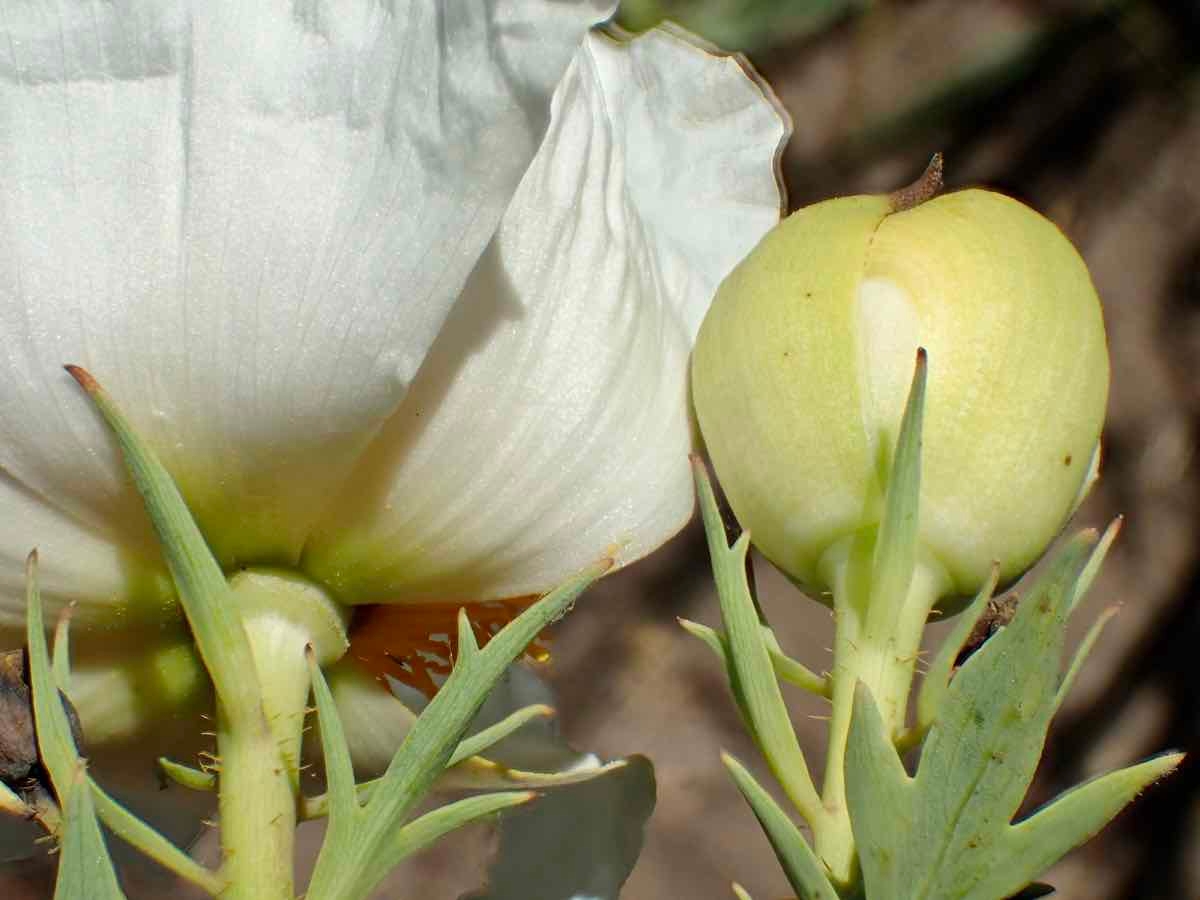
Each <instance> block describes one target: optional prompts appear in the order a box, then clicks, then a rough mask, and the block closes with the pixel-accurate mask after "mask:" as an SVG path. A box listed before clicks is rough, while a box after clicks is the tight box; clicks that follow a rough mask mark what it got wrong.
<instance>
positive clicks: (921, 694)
mask: <svg viewBox="0 0 1200 900" xmlns="http://www.w3.org/2000/svg"><path fill="white" fill-rule="evenodd" d="M999 580H1000V567H999V566H998V565H993V566H992V574H991V575H990V576H989V577H988V580H987V581H986V582H984V585H983V587H981V588H980V589H979V593H978V594H976V595H975V599H974V600H973V601H972V602H971V605H970V606H969V607H967V609H966V610H964V611H963V612H962V613H961V614H960V615H959V617H958V621H957V622H955V624H954V629H953V630H952V631H951V632H950V633H949V634H948V635H946V639H945V640H944V641H942V645H941V646H940V647H939V648H938V652H937V655H936V656H935V657H934V658H933V662H931V663H930V664H929V671H928V672H926V673H925V680H924V681H922V682H921V690H920V691H918V692H917V732H918V733H919V734H922V735H923V734H924V733H925V732H926V731H928V730H929V727H930V726H931V725H932V724H933V722H934V720H935V719H936V718H937V713H938V710H939V709H940V708H941V705H942V701H943V699H945V696H946V691H947V689H948V688H949V687H950V675H951V673H952V672H953V671H954V661H955V660H956V659H958V654H959V651H960V650H962V646H963V644H965V643H966V641H967V638H968V637H969V636H970V634H971V632H972V631H973V630H974V629H975V623H976V622H978V621H979V617H980V616H982V615H983V613H984V610H986V609H987V608H988V604H989V603H991V601H992V593H993V592H994V591H995V590H996V582H998V581H999Z"/></svg>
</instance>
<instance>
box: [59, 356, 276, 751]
mask: <svg viewBox="0 0 1200 900" xmlns="http://www.w3.org/2000/svg"><path fill="white" fill-rule="evenodd" d="M66 370H67V371H68V372H69V373H70V375H71V377H72V378H74V379H75V380H76V382H78V383H79V386H80V387H81V388H83V389H84V391H85V392H86V393H87V395H88V397H90V398H91V400H92V403H93V404H95V406H96V409H97V410H98V411H99V412H100V415H101V416H102V417H103V418H104V421H105V423H106V424H107V425H108V427H109V429H110V430H111V431H112V433H113V435H114V436H115V437H116V439H117V443H118V444H119V445H120V447H121V455H122V457H123V458H124V460H125V466H126V468H127V469H128V470H129V474H130V475H131V476H133V482H134V484H135V485H136V487H137V489H138V493H139V494H140V495H141V498H142V502H143V503H144V504H145V506H146V512H147V514H148V515H149V516H150V521H151V522H152V523H153V524H154V531H155V533H156V534H157V535H158V540H159V545H160V547H161V549H162V552H163V558H164V559H165V560H166V562H167V567H168V568H169V569H170V572H171V580H172V581H173V582H174V584H175V590H176V592H177V594H178V596H179V603H180V605H181V606H182V607H183V611H184V614H185V615H186V616H187V621H188V625H189V626H190V627H191V629H192V634H193V636H194V637H195V641H196V646H197V648H198V649H199V651H200V656H201V657H202V658H203V660H204V666H205V668H206V669H207V670H208V673H209V676H210V677H211V678H212V682H213V686H214V687H215V689H216V692H217V696H218V697H219V698H220V701H221V706H222V709H223V710H224V713H225V715H226V716H227V717H228V718H229V719H230V720H231V721H233V720H236V721H239V722H242V723H244V727H245V729H246V730H247V731H248V730H249V729H250V728H261V729H262V730H263V731H264V732H265V730H266V727H267V723H266V719H265V718H264V716H263V712H262V700H261V697H262V692H261V691H260V690H258V689H257V688H253V689H251V688H249V687H248V686H247V685H250V684H256V683H257V680H258V674H257V673H258V670H257V669H256V668H255V665H254V657H253V656H252V654H251V652H250V640H249V638H248V637H247V636H246V632H245V630H244V628H243V627H242V620H241V617H240V615H239V614H238V611H237V608H236V606H235V605H234V604H233V603H232V602H231V601H230V599H229V585H228V583H227V582H226V580H225V573H224V572H223V571H222V570H221V566H220V564H219V563H218V562H217V560H216V558H215V557H214V556H213V554H212V551H211V550H209V548H208V544H207V543H206V542H205V540H204V536H203V535H202V534H201V533H200V528H199V527H198V526H197V525H196V521H195V519H193V518H192V514H191V512H190V511H189V510H188V508H187V504H186V503H185V502H184V500H183V496H182V495H181V494H180V493H179V488H178V487H177V486H176V485H175V482H174V480H173V479H172V478H171V475H170V473H169V472H167V470H166V468H165V467H164V466H163V464H162V463H161V462H159V460H158V457H157V456H156V455H155V454H154V451H153V450H151V449H150V448H149V447H148V446H147V445H146V444H144V443H143V442H142V441H141V439H140V438H139V437H138V436H137V434H136V433H135V432H134V431H133V428H132V427H131V426H130V424H129V422H128V421H127V420H126V419H125V416H124V415H123V414H122V413H121V411H120V410H119V409H118V408H117V406H116V404H115V403H113V401H112V398H111V397H109V396H108V394H107V393H106V392H105V391H104V389H103V388H101V387H100V385H99V384H98V383H97V382H96V380H95V379H94V378H93V377H92V376H91V375H90V374H89V373H88V372H86V371H85V370H83V369H81V368H79V367H78V366H66Z"/></svg>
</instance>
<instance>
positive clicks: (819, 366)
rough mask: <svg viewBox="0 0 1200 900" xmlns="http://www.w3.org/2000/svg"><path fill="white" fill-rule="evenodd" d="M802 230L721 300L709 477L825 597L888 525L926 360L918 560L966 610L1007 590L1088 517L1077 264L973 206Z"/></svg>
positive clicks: (866, 214) (1089, 356)
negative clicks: (834, 570)
mask: <svg viewBox="0 0 1200 900" xmlns="http://www.w3.org/2000/svg"><path fill="white" fill-rule="evenodd" d="M893 210H894V207H893V200H892V199H891V198H889V197H886V196H864V197H847V198H841V199H836V200H830V201H827V202H825V203H819V204H816V205H814V206H810V207H807V208H805V209H802V210H800V211H799V212H797V213H795V214H794V215H792V216H791V217H790V218H789V219H787V220H786V221H785V222H783V223H782V224H781V225H780V226H778V227H777V228H776V229H775V230H774V231H773V232H771V233H770V234H769V235H767V237H766V238H765V239H764V240H763V241H762V242H761V243H760V244H759V246H758V247H757V248H756V249H755V250H754V252H753V253H751V255H750V256H749V257H748V258H747V259H746V260H744V261H743V262H742V264H741V265H740V266H738V268H737V269H735V270H734V271H733V272H732V273H731V274H730V276H729V277H728V278H727V279H726V280H725V282H724V283H723V284H722V286H721V288H720V290H719V291H718V294H717V297H716V299H715V300H714V302H713V305H712V307H711V309H710V311H709V314H708V316H707V318H706V319H705V321H704V324H703V326H702V328H701V331H700V334H699V338H698V341H697V345H696V350H695V355H694V360H693V372H692V376H693V377H692V383H693V396H694V400H695V406H696V412H697V416H698V418H699V421H700V425H701V429H702V431H703V434H704V439H705V442H706V445H707V447H708V450H709V453H710V455H711V457H712V461H713V465H714V468H715V469H716V472H717V475H718V477H719V478H720V480H721V484H722V486H723V488H724V489H725V491H726V494H727V496H728V497H729V500H730V503H731V505H732V506H733V509H734V512H735V513H736V514H737V516H738V519H739V521H740V522H741V523H742V525H743V526H744V527H746V528H747V529H748V530H750V531H751V532H752V534H753V535H754V541H755V544H756V546H758V547H759V548H760V549H761V550H762V552H763V553H764V554H765V555H766V556H767V557H768V558H770V559H771V560H772V561H773V562H774V563H775V564H776V565H778V566H780V567H781V568H782V569H783V570H784V571H786V572H787V573H788V574H789V575H790V576H791V577H792V578H794V579H796V580H797V581H799V582H800V583H802V584H805V585H807V586H809V587H813V588H829V587H830V585H829V584H828V583H827V582H826V581H825V579H824V578H823V577H822V574H821V571H820V567H819V563H820V560H821V558H822V556H823V555H824V554H825V553H826V552H827V551H828V550H829V548H830V547H831V546H832V545H834V544H835V543H837V542H838V541H839V540H842V539H844V538H846V537H847V536H850V535H853V534H855V533H857V532H859V531H860V530H862V529H863V528H870V527H873V526H875V525H877V524H878V522H879V521H880V519H881V517H882V514H883V513H882V503H883V496H884V493H885V487H886V479H887V474H888V472H889V471H890V467H891V458H890V457H891V453H892V447H893V446H894V444H895V441H896V439H897V436H898V429H899V424H900V418H901V413H902V410H903V408H904V398H905V395H906V392H907V388H908V382H909V378H910V376H911V373H912V360H913V355H914V353H915V351H916V348H917V347H918V346H921V347H925V348H927V349H928V351H929V360H930V369H929V403H928V411H927V414H926V415H927V421H926V422H925V427H924V435H925V446H924V451H923V465H924V480H923V483H922V488H921V505H922V520H921V525H920V543H921V546H922V547H923V549H924V551H925V552H926V553H928V554H929V555H930V556H931V557H932V558H934V559H936V560H937V562H938V564H939V565H940V566H941V567H943V568H944V569H945V570H946V572H947V573H948V575H949V578H950V585H949V590H950V592H951V593H954V594H958V595H969V594H973V593H974V592H975V591H976V590H977V589H978V587H979V586H980V585H981V584H983V583H984V581H986V580H987V578H988V576H989V574H990V571H991V565H992V562H993V560H995V559H999V561H1000V563H1001V576H1002V578H1003V579H1004V580H1009V579H1011V578H1013V577H1015V576H1016V575H1018V574H1020V573H1021V572H1022V571H1024V569H1025V568H1027V567H1028V566H1029V565H1030V564H1031V563H1032V562H1033V561H1034V560H1035V559H1036V558H1037V557H1038V556H1039V555H1040V554H1041V553H1042V551H1043V550H1044V549H1045V547H1046V546H1047V545H1048V543H1049V542H1050V540H1051V539H1052V538H1053V537H1054V536H1055V535H1056V534H1057V533H1058V532H1059V530H1060V529H1061V528H1062V525H1063V523H1064V521H1065V519H1066V518H1067V516H1068V515H1069V514H1070V512H1071V511H1072V510H1073V509H1074V507H1075V505H1076V504H1077V502H1078V498H1079V496H1080V494H1081V491H1082V490H1083V488H1084V485H1085V484H1086V482H1087V480H1088V476H1089V470H1090V468H1091V463H1092V462H1093V460H1094V458H1095V454H1096V448H1097V444H1098V440H1099V434H1100V428H1101V425H1102V422H1103V415H1104V407H1105V403H1106V397H1107V388H1108V356H1107V348H1106V344H1105V335H1104V326H1103V320H1102V317H1101V312H1100V306H1099V301H1098V298H1097V297H1096V294H1095V290H1094V289H1093V287H1092V285H1091V281H1090V279H1089V277H1088V274H1087V270H1086V268H1085V266H1084V264H1083V262H1082V261H1081V260H1080V258H1079V255H1078V254H1077V253H1076V252H1075V250H1074V248H1072V247H1071V245H1070V243H1069V242H1068V241H1067V240H1066V239H1065V238H1064V237H1063V236H1062V234H1061V233H1060V232H1059V231H1058V229H1057V228H1055V227H1054V226H1053V225H1052V224H1051V223H1050V222H1048V221H1047V220H1046V219H1044V218H1042V217H1041V216H1039V215H1038V214H1037V213H1035V212H1033V211H1032V210H1030V209H1029V208H1027V207H1025V206H1023V205H1021V204H1020V203H1017V202H1016V201H1014V200H1011V199H1009V198H1007V197H1003V196H1001V195H999V194H995V193H991V192H987V191H981V190H969V191H962V192H959V193H953V194H947V195H943V196H940V197H937V198H935V199H932V200H928V201H927V202H924V203H921V204H919V205H916V206H914V207H912V208H910V209H906V210H903V211H900V212H894V211H893Z"/></svg>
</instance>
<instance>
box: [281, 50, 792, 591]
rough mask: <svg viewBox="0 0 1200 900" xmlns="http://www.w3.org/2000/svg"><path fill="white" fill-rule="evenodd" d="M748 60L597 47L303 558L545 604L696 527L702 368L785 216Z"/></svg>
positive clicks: (322, 571)
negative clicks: (770, 233) (704, 352)
mask: <svg viewBox="0 0 1200 900" xmlns="http://www.w3.org/2000/svg"><path fill="white" fill-rule="evenodd" d="M787 131H788V125H787V122H786V118H785V117H784V116H783V115H782V114H781V113H780V112H779V110H778V107H777V105H776V103H775V102H774V101H773V98H771V97H770V95H769V93H767V92H766V91H765V89H764V88H763V86H762V85H761V83H759V82H757V81H756V80H754V79H753V78H751V77H750V76H749V74H748V70H747V68H746V67H745V65H744V63H742V62H741V61H740V60H739V59H737V58H735V57H730V56H718V55H714V54H713V53H712V52H710V51H707V50H704V49H702V48H699V47H697V46H696V45H694V44H693V43H691V42H690V41H688V40H687V39H685V38H684V37H683V36H682V35H680V34H679V33H677V32H674V31H663V30H659V31H654V32H650V33H648V34H646V35H643V36H642V37H640V38H637V39H634V40H632V41H629V42H627V43H622V42H618V41H615V40H612V39H610V38H608V37H606V36H603V35H600V34H595V33H594V34H592V35H589V37H588V39H587V41H586V42H585V44H584V46H583V48H582V49H581V50H580V52H579V54H578V55H577V57H576V58H575V60H574V62H573V63H572V65H571V68H570V69H569V70H568V73H567V75H566V76H565V77H564V79H563V82H562V84H561V85H560V86H559V89H558V91H557V92H556V94H555V97H554V104H553V117H552V121H551V126H550V131H549V132H548V134H547V138H546V141H545V143H544V144H543V146H542V148H541V150H540V151H539V154H538V156H537V158H536V159H535V161H534V163H533V165H532V166H531V167H530V170H529V172H528V173H527V174H526V177H525V179H524V180H523V181H522V183H521V186H520V188H519V189H518V191H517V194H516V196H515V197H514V199H513V203H512V205H511V206H510V207H509V209H508V211H507V212H506V214H505V216H504V219H503V221H502V223H501V226H500V230H499V232H498V233H497V237H496V238H495V240H494V241H493V242H492V244H491V245H490V246H489V248H488V250H487V252H486V253H485V254H484V256H483V258H482V259H481V260H480V263H479V265H478V266H477V267H476V269H475V271H474V272H473V273H472V276H471V278H470V280H469V281H468V283H467V286H466V289H465V290H464V292H463V295H462V297H460V299H459V301H458V303H457V305H456V306H455V308H454V310H453V311H452V313H451V315H450V318H449V319H448V320H447V323H446V327H445V328H444V329H443V332H442V334H441V335H440V336H439V338H438V341H437V342H436V343H435V345H434V347H433V349H432V350H431V351H430V354H429V357H428V358H427V360H426V363H425V366H424V367H423V368H422V370H421V372H420V374H419V375H418V378H417V380H416V382H415V383H414V385H413V388H412V390H411V391H410V393H409V395H408V397H407V398H406V400H405V402H404V404H403V405H402V406H401V408H400V410H399V411H398V412H397V414H396V415H395V416H393V417H392V419H391V421H389V423H388V424H387V426H386V427H385V429H384V431H383V433H382V434H381V435H380V438H379V439H378V440H377V441H376V442H375V444H374V445H373V446H372V448H371V450H370V451H369V452H368V454H367V455H366V457H365V458H364V463H363V465H362V466H361V467H360V469H359V471H358V472H357V473H356V475H355V477H354V478H353V479H352V480H351V481H350V483H349V484H348V485H347V486H346V488H344V489H343V491H342V493H341V497H340V498H339V502H338V505H337V507H336V509H335V511H334V515H333V516H332V517H331V518H330V520H329V521H328V522H326V523H325V525H324V527H323V528H322V529H321V530H320V531H319V532H318V534H317V535H316V536H315V537H314V540H313V541H312V542H311V544H310V546H309V547H308V548H307V550H306V552H305V556H304V562H303V565H304V567H305V568H306V570H307V571H309V572H311V573H313V574H314V575H315V576H316V577H319V578H321V579H323V580H326V581H327V582H328V583H330V584H332V585H333V586H334V588H335V590H338V591H340V592H341V594H342V596H343V598H344V599H346V600H348V601H350V602H403V601H404V600H407V599H446V600H453V599H465V598H471V599H490V598H499V597H512V596H522V595H527V594H535V593H539V592H542V591H545V590H548V589H550V588H551V587H553V586H554V585H556V584H557V583H559V582H561V581H562V580H563V579H565V578H566V577H568V576H569V575H570V574H571V573H573V572H575V571H577V570H578V569H580V568H581V567H583V566H585V565H587V564H589V563H591V562H593V561H594V560H596V559H597V558H599V557H600V556H602V555H604V554H606V553H615V554H616V556H617V559H618V562H619V563H622V564H624V563H627V562H631V561H633V560H635V559H637V558H639V557H641V556H643V555H645V554H646V553H648V552H650V551H651V550H653V549H654V548H656V547H657V546H659V545H660V544H661V543H663V542H664V541H665V540H667V539H668V538H669V537H670V536H672V535H673V534H674V533H675V532H676V531H677V530H678V529H679V528H681V527H682V526H683V525H684V523H686V521H687V520H688V518H689V517H690V515H691V512H692V507H693V497H692V486H691V480H690V474H689V470H688V460H687V456H688V453H689V451H690V450H691V449H692V446H693V444H692V428H691V422H690V419H689V413H688V401H687V360H688V354H689V353H690V350H691V343H692V338H693V336H694V334H695V331H696V329H697V328H698V326H699V322H700V319H701V317H702V314H703V312H704V310H706V309H707V306H708V303H709V302H710V300H711V298H712V295H713V293H714V291H715V290H716V287H717V285H718V284H719V282H720V281H721V279H722V278H724V276H725V274H726V273H727V272H728V271H729V270H730V269H731V268H732V267H733V266H734V265H735V264H736V263H737V262H738V261H739V260H740V259H741V258H742V256H744V255H745V254H746V253H747V252H748V251H749V250H750V249H751V248H752V247H753V246H754V245H755V243H757V241H758V240H759V238H760V237H761V236H762V235H763V234H764V233H765V232H766V231H767V230H768V229H769V228H770V227H772V226H773V225H774V224H775V223H777V222H778V220H779V216H780V213H781V208H782V197H781V190H780V187H779V182H778V178H777V172H776V161H777V156H778V152H779V149H780V147H781V145H782V143H783V141H784V140H785V139H786V135H787Z"/></svg>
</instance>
